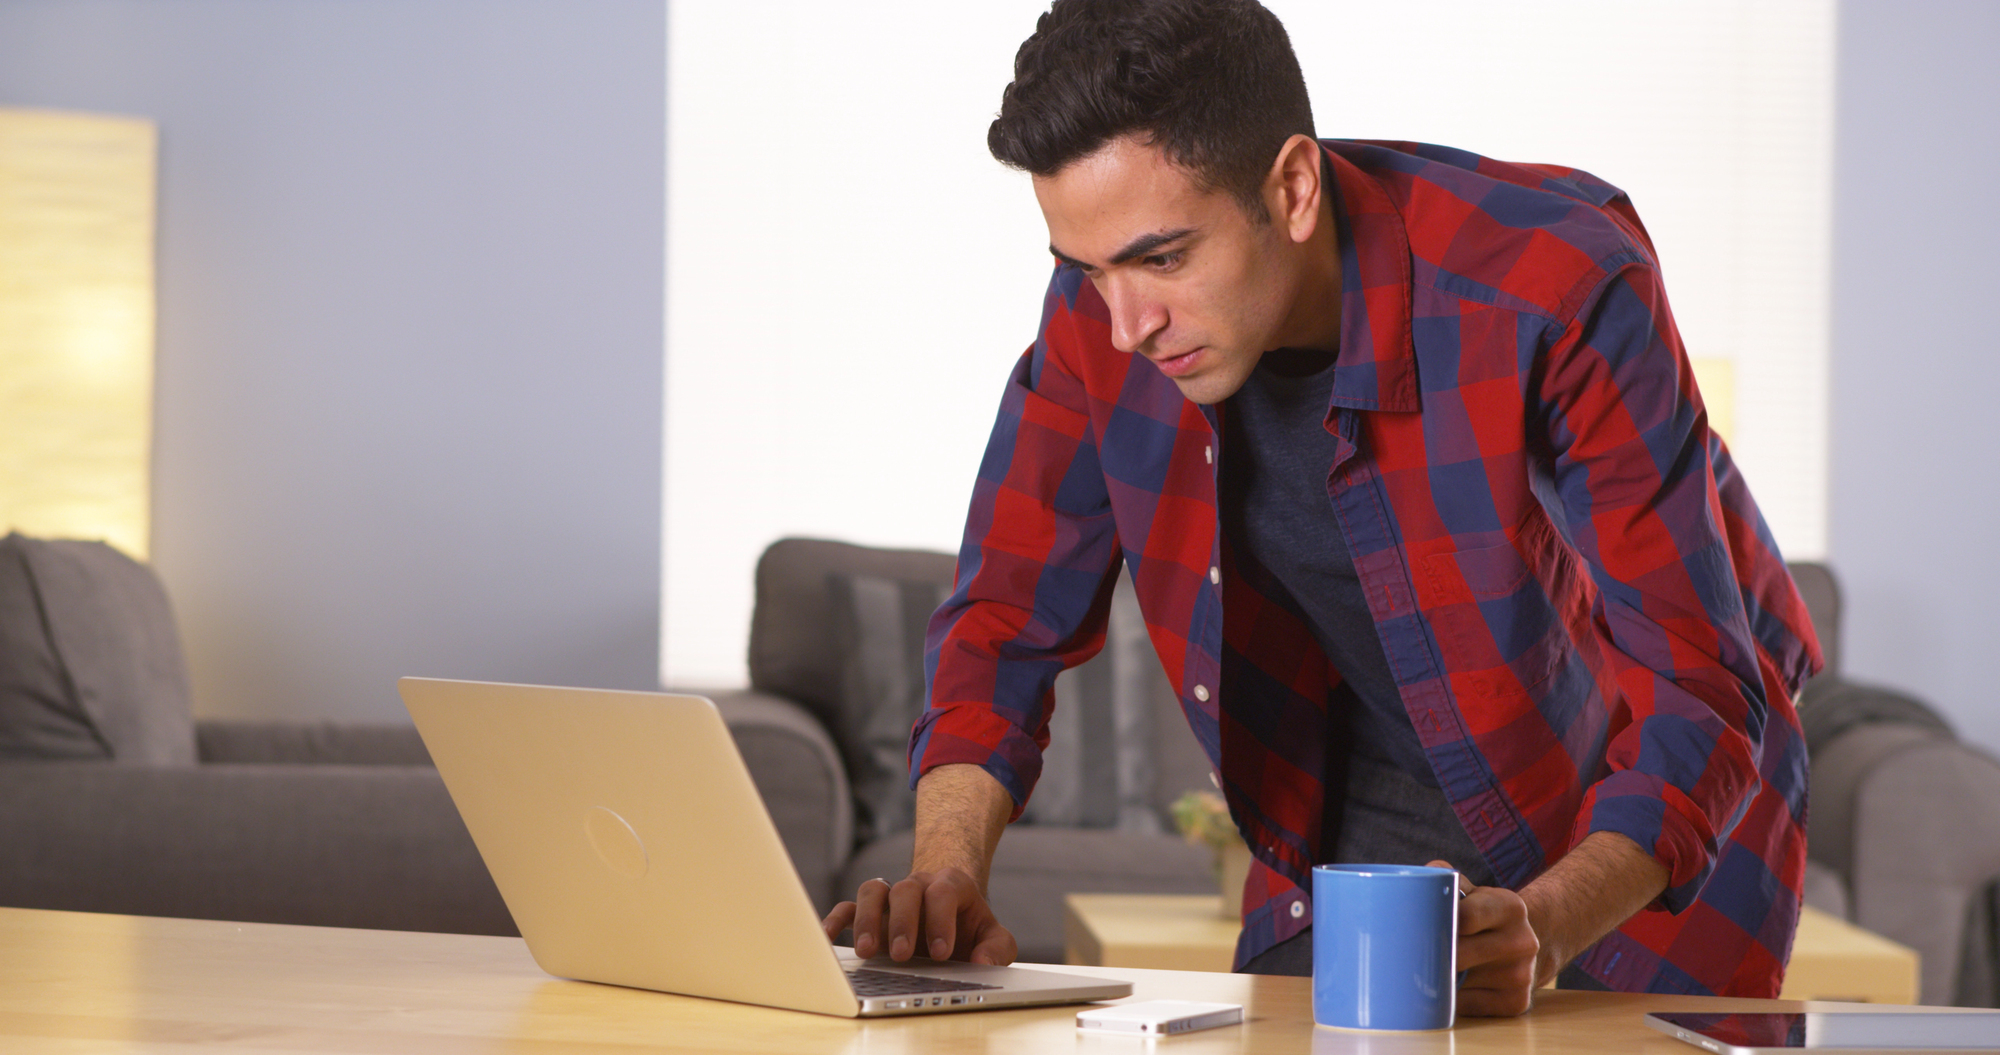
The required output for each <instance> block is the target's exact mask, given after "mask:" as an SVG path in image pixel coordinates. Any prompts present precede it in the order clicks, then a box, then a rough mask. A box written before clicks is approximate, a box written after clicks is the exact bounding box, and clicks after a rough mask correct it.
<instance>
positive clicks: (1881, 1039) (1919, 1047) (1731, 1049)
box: [1646, 1010, 2000, 1055]
mask: <svg viewBox="0 0 2000 1055" xmlns="http://www.w3.org/2000/svg"><path fill="white" fill-rule="evenodd" d="M1646 1024H1647V1025H1649V1026H1651V1027H1653V1028H1654V1029H1657V1030H1659V1031H1660V1032H1662V1033H1665V1034H1666V1035H1668V1036H1670V1037H1673V1038H1675V1039H1677V1040H1684V1041H1687V1042H1688V1043H1689V1044H1693V1045H1694V1046H1696V1047H1698V1048H1706V1049H1707V1050H1709V1051H1713V1052H1716V1053H1717V1055H1765V1053H1767V1052H1768V1053H1773V1055H1776V1053H1780V1052H1796V1051H1799V1050H1802V1049H1807V1050H1821V1051H1846V1052H1851V1053H1854V1055H1860V1053H1862V1052H1896V1053H1901V1052H1928V1051H2000V1012H1996V1011H1916V1010H1906V1011H1806V1012H1745V1013H1742V1014H1734V1015H1729V1014H1689V1013H1683V1012H1664V1011H1656V1012H1654V1013H1652V1014H1649V1015H1647V1016H1646Z"/></svg>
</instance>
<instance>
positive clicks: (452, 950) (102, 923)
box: [0, 909, 1839, 1055]
mask: <svg viewBox="0 0 2000 1055" xmlns="http://www.w3.org/2000/svg"><path fill="white" fill-rule="evenodd" d="M1072 970H1074V971H1075V972H1077V973H1088V974H1098V975H1107V976H1112V977H1118V978H1125V979H1129V980H1131V981H1132V982H1133V983H1134V984H1135V986H1136V989H1137V992H1136V996H1135V998H1136V999H1160V998H1180V999H1190V1000H1227V1001H1233V1002H1236V1003H1241V1004H1243V1005H1244V1008H1245V1016H1246V1021H1245V1023H1244V1024H1243V1025H1241V1026H1232V1027H1224V1028H1221V1029H1215V1030H1209V1031H1206V1032H1203V1033H1198V1034H1192V1035H1189V1036H1185V1037H1175V1038H1172V1039H1169V1040H1162V1041H1160V1042H1158V1045H1157V1046H1158V1047H1159V1048H1160V1049H1161V1050H1162V1051H1164V1049H1165V1048H1166V1047H1169V1046H1171V1047H1172V1048H1173V1049H1174V1053H1173V1055H1195V1053H1215V1052H1252V1053H1258V1052H1313V1053H1316V1055H1333V1053H1337V1052H1356V1051H1366V1052H1370V1053H1374V1055H1380V1053H1384V1052H1392V1053H1397V1052H1410V1053H1419V1052H1451V1053H1453V1055H1481V1053H1485V1052H1518V1051H1533V1052H1536V1053H1538V1055H1555V1053H1561V1052H1603V1051H1618V1052H1620V1053H1621V1055H1649V1053H1651V1055H1692V1053H1693V1052H1694V1051H1695V1049H1693V1048H1690V1047H1687V1046H1685V1045H1683V1044H1681V1043H1679V1042H1678V1041H1674V1040H1671V1039H1669V1038H1667V1037H1666V1036H1664V1035H1662V1034H1659V1033H1656V1032H1654V1031H1652V1030H1650V1029H1648V1028H1646V1027H1645V1026H1644V1025H1643V1024H1641V1022H1640V1015H1641V1014H1642V1013H1643V1012H1645V1011H1648V1010H1658V1009H1674V1010H1690V1011H1692V1010H1718V1011H1719V1010H1759V1009H1763V1010H1796V1009H1799V1008H1801V1007H1803V1006H1805V1005H1802V1004H1800V1003H1797V1002H1787V1001H1754V1000H1724V999H1714V998H1706V999H1705V998H1694V997H1657V996H1632V995H1626V994H1613V993H1569V992H1562V993H1557V992H1549V993H1545V994H1543V995H1542V997H1541V999H1540V1002H1539V1004H1538V1006H1537V1007H1536V1009H1535V1011H1534V1012H1532V1013H1531V1014H1529V1015H1526V1016H1524V1017H1521V1018H1517V1019H1467V1020H1465V1021H1464V1022H1462V1023H1460V1025H1459V1027H1458V1028H1457V1029H1455V1030H1452V1031H1450V1032H1445V1033H1428V1034H1397V1035H1375V1036H1370V1035H1365V1034H1356V1033H1342V1032H1337V1031H1334V1030H1328V1029H1317V1030H1316V1029H1315V1028H1314V1027H1313V1025H1312V1007H1311V995H1310V991H1309V987H1308V985H1307V983H1306V981H1305V980H1304V979H1299V978H1252V977H1246V976H1240V975H1218V974H1200V973H1193V972H1176V971H1149V970H1135V969H1130V968H1123V969H1107V968H1089V967H1078V968H1072ZM1818 1006H1819V1007H1827V1008H1831V1007H1837V1006H1839V1005H1818ZM1075 1016H1076V1008H1075V1007H1067V1008H1063V1007H1055V1008H1024V1009H1019V1010H1012V1011H982V1012H977V1013H970V1014H945V1015H931V1016H922V1017H912V1018H894V1019H877V1020H872V1021H858V1020H853V1019H843V1018H828V1017H825V1016H820V1015H810V1014H804V1013H801V1012H793V1011H778V1010H773V1009H769V1008H761V1007H750V1006H746V1005H741V1004H727V1003H721V1002H717V1001H710V1000H697V999H693V998H689V997H678V996H668V995H666V994H662V993H651V992H646V991H643V990H636V989H620V988H616V987H613V986H603V985H591V984H588V983H584V982H566V981H561V980H559V979H555V978H551V977H549V976H548V975H545V974H543V973H542V972H541V971H540V970H538V969H536V967H535V965H534V963H533V962H532V961H531V960H530V959H529V958H528V954H527V949H526V947H525V946H524V945H523V944H522V943H521V941H520V939H518V938H490V937H473V936H468V935H457V934H410V933H401V932H394V931H364V930H339V929H332V928H320V927H288V926H277V925H272V924H236V923H214V922H207V921H201V920H173V919H149V918H144V917H136V916H109V915H94V914H88V913H70V912H41V911H33V910H28V909H0V1051H6V1052H10V1053H11V1052H17V1051H19V1052H35V1053H40V1052H61V1053H78V1052H133V1051H150V1052H184V1053H185V1052H194V1051H228V1052H287V1053H294V1055H296V1053H300V1052H366V1053H376V1055H379V1053H385V1052H413V1053H439V1055H456V1053H465V1052H511V1053H531V1055H533V1053H545V1052H546V1053H555V1052H585V1053H589V1052H603V1053H611V1052H617V1053H634V1052H648V1051H704V1052H742V1053H756V1052H785V1053H800V1055H821V1053H823V1055H904V1053H916V1052H926V1053H928V1052H940V1053H953V1052H965V1053H979V1055H1006V1053H1012V1052H1024V1053H1025V1052H1035V1053H1044V1052H1079V1053H1090V1055H1140V1053H1141V1045H1142V1044H1143V1043H1144V1042H1142V1041H1139V1040H1137V1039H1136V1038H1123V1037H1103V1036H1093V1035H1080V1034H1078V1033H1077V1032H1076V1028H1075ZM1144 1050H1145V1051H1147V1052H1150V1051H1152V1050H1153V1048H1151V1047H1147V1048H1145V1049H1144Z"/></svg>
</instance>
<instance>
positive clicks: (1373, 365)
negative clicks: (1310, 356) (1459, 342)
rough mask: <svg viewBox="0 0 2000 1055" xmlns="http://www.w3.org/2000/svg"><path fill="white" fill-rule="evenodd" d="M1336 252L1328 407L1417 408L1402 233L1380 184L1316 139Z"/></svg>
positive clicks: (1406, 240) (1404, 232) (1405, 236)
mask: <svg viewBox="0 0 2000 1055" xmlns="http://www.w3.org/2000/svg"><path fill="white" fill-rule="evenodd" d="M1320 149H1321V152H1322V155H1323V157H1324V158H1325V161H1326V164H1325V165H1324V166H1323V167H1322V169H1321V171H1322V172H1323V173H1325V172H1329V171H1330V172H1331V174H1332V177H1333V178H1332V179H1331V180H1328V181H1324V182H1325V183H1326V185H1328V186H1329V187H1330V188H1331V189H1332V191H1333V218H1334V224H1335V227H1336V229H1337V234H1338V240H1339V251H1340V285H1341V301H1340V356H1339V358H1337V359H1335V360H1334V379H1333V400H1332V403H1331V406H1332V407H1349V408H1352V409H1355V410H1401V411H1413V410H1417V409H1419V408H1420V406H1421V403H1420V401H1419V397H1418V393H1417V358H1416V347H1415V345H1414V343H1413V342H1412V341H1411V337H1410V304H1411V293H1410V289H1411V281H1410V238H1409V233H1408V231H1407V230H1406V229H1405V228H1404V226H1403V217H1402V214H1401V213H1399V212H1398V211H1397V210H1396V206H1395V203H1394V202H1392V201H1390V199H1389V195H1388V194H1387V193H1386V192H1385V191H1384V190H1383V189H1382V187H1381V185H1380V184H1378V183H1376V182H1375V180H1374V179H1373V178H1372V177H1370V176H1369V175H1368V174H1367V173H1365V172H1363V171H1361V169H1360V168H1358V167H1356V166H1355V165H1354V163H1352V162H1350V161H1348V160H1347V159H1346V158H1343V157H1341V156H1340V155H1339V154H1337V153H1335V152H1334V151H1333V149H1332V148H1331V147H1329V146H1327V145H1326V144H1324V143H1323V144H1321V148H1320Z"/></svg>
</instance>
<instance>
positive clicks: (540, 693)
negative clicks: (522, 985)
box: [397, 678, 1132, 1016]
mask: <svg viewBox="0 0 2000 1055" xmlns="http://www.w3.org/2000/svg"><path fill="white" fill-rule="evenodd" d="M397 687H398V688H399V689H400V690H401V692H402V695H403V702H404V703H405V705H407V706H408V708H409V710H410V715H411V717H412V718H414V719H415V720H416V724H417V731H418V732H419V733H420V734H422V736H423V738H424V744H425V746H427V747H428V748H429V749H430V752H431V757H432V759H433V761H435V762H436V763H437V767H438V772H439V774H440V775H441V776H442V777H443V778H444V783H445V788H446V789H447V790H448V791H449V792H450V793H451V797H452V801H453V803H454V804H455V805H456V806H457V807H458V810H459V813H460V815H461V816H462V817H463V818H464V820H465V826H466V828H467V829H468V830H470V831H471V833H472V839H473V842H474V843H475V844H476V845H477V846H478V848H479V853H480V856H481V857H482V858H484V859H485V862H486V868H487V871H489V872H491V873H492V875H493V881H494V883H495V885H497V886H498V887H499V888H500V896H501V897H502V898H503V899H505V901H506V902H507V909H508V911H510V912H511V913H513V916H514V922H515V925H516V926H518V927H520V929H521V936H522V937H523V938H525V939H526V940H527V944H528V951H529V953H530V954H532V955H533V956H534V958H535V962H536V963H537V964H538V965H540V966H541V968H542V969H543V970H545V971H547V972H549V973H550V974H553V975H558V976H561V977H565V978H576V979H581V980H584V981H591V982H609V983H612V984H615V985H627V986H633V987H635V988H640V989H656V990H660V991H662V992H670V993H683V994H686V995H689V996H703V997H713V998H716V999H720V1000H736V1001H741V1002H744V1003H752V1004H765V1005H769V1006H773V1007H785V1008H793V1009H796V1010H800V1011H817V1012H820V1013H822V1014H830V1015H844V1016H854V1015H878V1014H881V1015H888V1014H915V1013H927V1012H932V1011H970V1010H982V1009H986V1008H992V1007H1003V1006H1017V1005H1022V1004H1039V1003H1070V1002H1076V1001H1083V1000H1106V999H1116V998H1118V997H1122V996H1128V995H1130V994H1131V992H1132V986H1131V984H1130V983H1129V982H1122V981H1113V980H1109V979H1102V978H1089V977H1078V976H1075V975H1070V974H1062V973H1056V972H1050V971H1037V970H1020V969H1017V968H1011V967H987V966H979V965H974V964H965V963H938V962H933V961H928V960H923V961H912V962H910V963H908V964H894V963H890V962H888V961H886V960H881V959H877V960H871V961H867V962H866V963H865V964H862V963H857V962H848V963H846V964H845V965H843V961H842V959H841V958H840V956H838V955H837V954H836V950H835V949H834V948H833V946H832V945H830V944H829V943H828V942H827V940H826V936H825V934H824V933H823V932H822V931H821V930H820V925H819V916H818V914H817V913H816V912H815V911H814V909H813V906H812V902H811V899H810V898H809V897H808V896H807V895H806V891H805V887H804V885H803V884H801V883H800V882H799V878H798V873H797V872H796V871H795V870H794V869H793V868H792V862H791V858H790V856H789V855H787V854H786V852H785V848H784V844H783V843H782V842H781V841H780V839H779V837H778V831H777V828H776V826H774V825H773V824H772V823H771V818H770V814H769V813H768V812H766V810H765V809H764V802H763V799H762V798H761V797H760V796H759V795H758V794H757V789H756V786H755V785H754V784H753V783H752V782H751V780H750V772H749V770H748V769H747V768H746V767H745V766H744V764H743V758H742V755H741V754H739V753H738V752H737V749H736V742H735V740H734V739H733V738H732V737H731V736H730V734H729V729H728V727H727V726H726V725H725V724H724V723H723V721H722V716H721V715H720V714H719V713H718V712H717V711H716V709H715V705H714V704H713V703H711V702H709V701H708V700H706V699H703V698H702V697H699V696H679V695H669V694H663V693H650V692H616V691H608V690H599V689H565V688H548V687H542V686H533V685H501V684H492V683H484V682H466V681H441V680H432V679H426V678H404V679H402V680H401V681H400V682H398V684H397ZM847 953H848V956H849V957H850V959H851V957H852V951H851V950H847ZM848 968H865V969H863V970H860V971H859V972H858V973H856V974H855V975H854V979H855V981H854V982H853V983H852V984H850V976H849V973H848ZM885 976H886V977H885ZM912 977H921V978H924V979H927V980H928V984H923V985H918V984H916V983H913V982H911V981H910V980H909V979H910V978H912ZM899 979H900V980H899ZM857 986H859V987H860V988H861V992H860V995H857V990H856V987H857Z"/></svg>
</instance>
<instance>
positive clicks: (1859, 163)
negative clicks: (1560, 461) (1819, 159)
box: [1831, 0, 2000, 751]
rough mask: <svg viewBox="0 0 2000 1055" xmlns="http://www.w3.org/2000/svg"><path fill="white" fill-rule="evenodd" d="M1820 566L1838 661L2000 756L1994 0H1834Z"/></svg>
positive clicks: (1999, 275)
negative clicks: (1834, 594)
mask: <svg viewBox="0 0 2000 1055" xmlns="http://www.w3.org/2000/svg"><path fill="white" fill-rule="evenodd" d="M1840 15H1841V30H1840V62H1839V114H1840V118H1839V125H1838V132H1837V135H1838V147H1837V154H1836V169H1835V180H1834V187H1835V202H1836V207H1835V214H1834V215H1835V224H1834V253H1835V256H1834V259H1835V268H1834V307H1833V335H1834V336H1833V366H1834V379H1833V486H1832V491H1833V498H1832V529H1831V530H1832V563H1833V566H1834V568H1835V570H1836V571H1837V572H1838V573H1839V574H1840V576H1841V579H1842V582H1843V584H1844V585H1845V586H1846V593H1847V612H1848V617H1847V627H1846V633H1845V634H1844V635H1843V638H1844V642H1845V645H1846V659H1845V662H1846V666H1847V668H1848V671H1849V672H1850V673H1851V674H1853V675H1854V676H1856V677H1859V678H1865V679H1868V680H1872V681H1876V682H1880V683H1883V684H1888V685H1892V686H1895V687H1898V688H1901V689H1903V690H1905V691H1908V692H1912V693H1914V694H1916V695H1917V696H1919V697H1920V698H1923V699H1925V700H1927V701H1929V702H1930V703H1931V704H1933V705H1934V706H1936V707H1938V708H1939V709H1941V710H1942V711H1944V713H1945V714H1946V716H1947V717H1948V718H1949V719H1950V720H1951V721H1952V723H1953V724H1954V725H1956V726H1957V727H1958V729H1959V732H1960V735H1961V736H1963V737H1964V738H1966V739H1968V740H1971V741H1973V742H1976V743H1979V744H1982V745H1984V746H1985V747H1986V748H1987V749H1988V750H1993V751H2000V677H1997V676H1996V674H1995V668H1994V667H1992V666H1989V665H1988V661H1989V660H1991V659H1992V658H1993V657H1994V656H1995V655H1996V654H2000V645H1997V644H1996V642H2000V545H1996V542H1995V535H1996V530H2000V434H1996V431H1995V420H1996V417H2000V415H1997V414H1996V408H1995V396H1996V393H2000V330H1996V328H1995V324H1994V311H1993V305H1994V303H1995V302H1996V300H2000V253H1996V247H2000V197H1996V194H1995V173H1996V172H2000V103H1996V100H2000V60H1996V59H1995V56H1996V55H2000V4H1994V3H1990V2H1987V0H1926V2H1922V3H1905V2H1889V0H1842V3H1841V6H1840Z"/></svg>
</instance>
